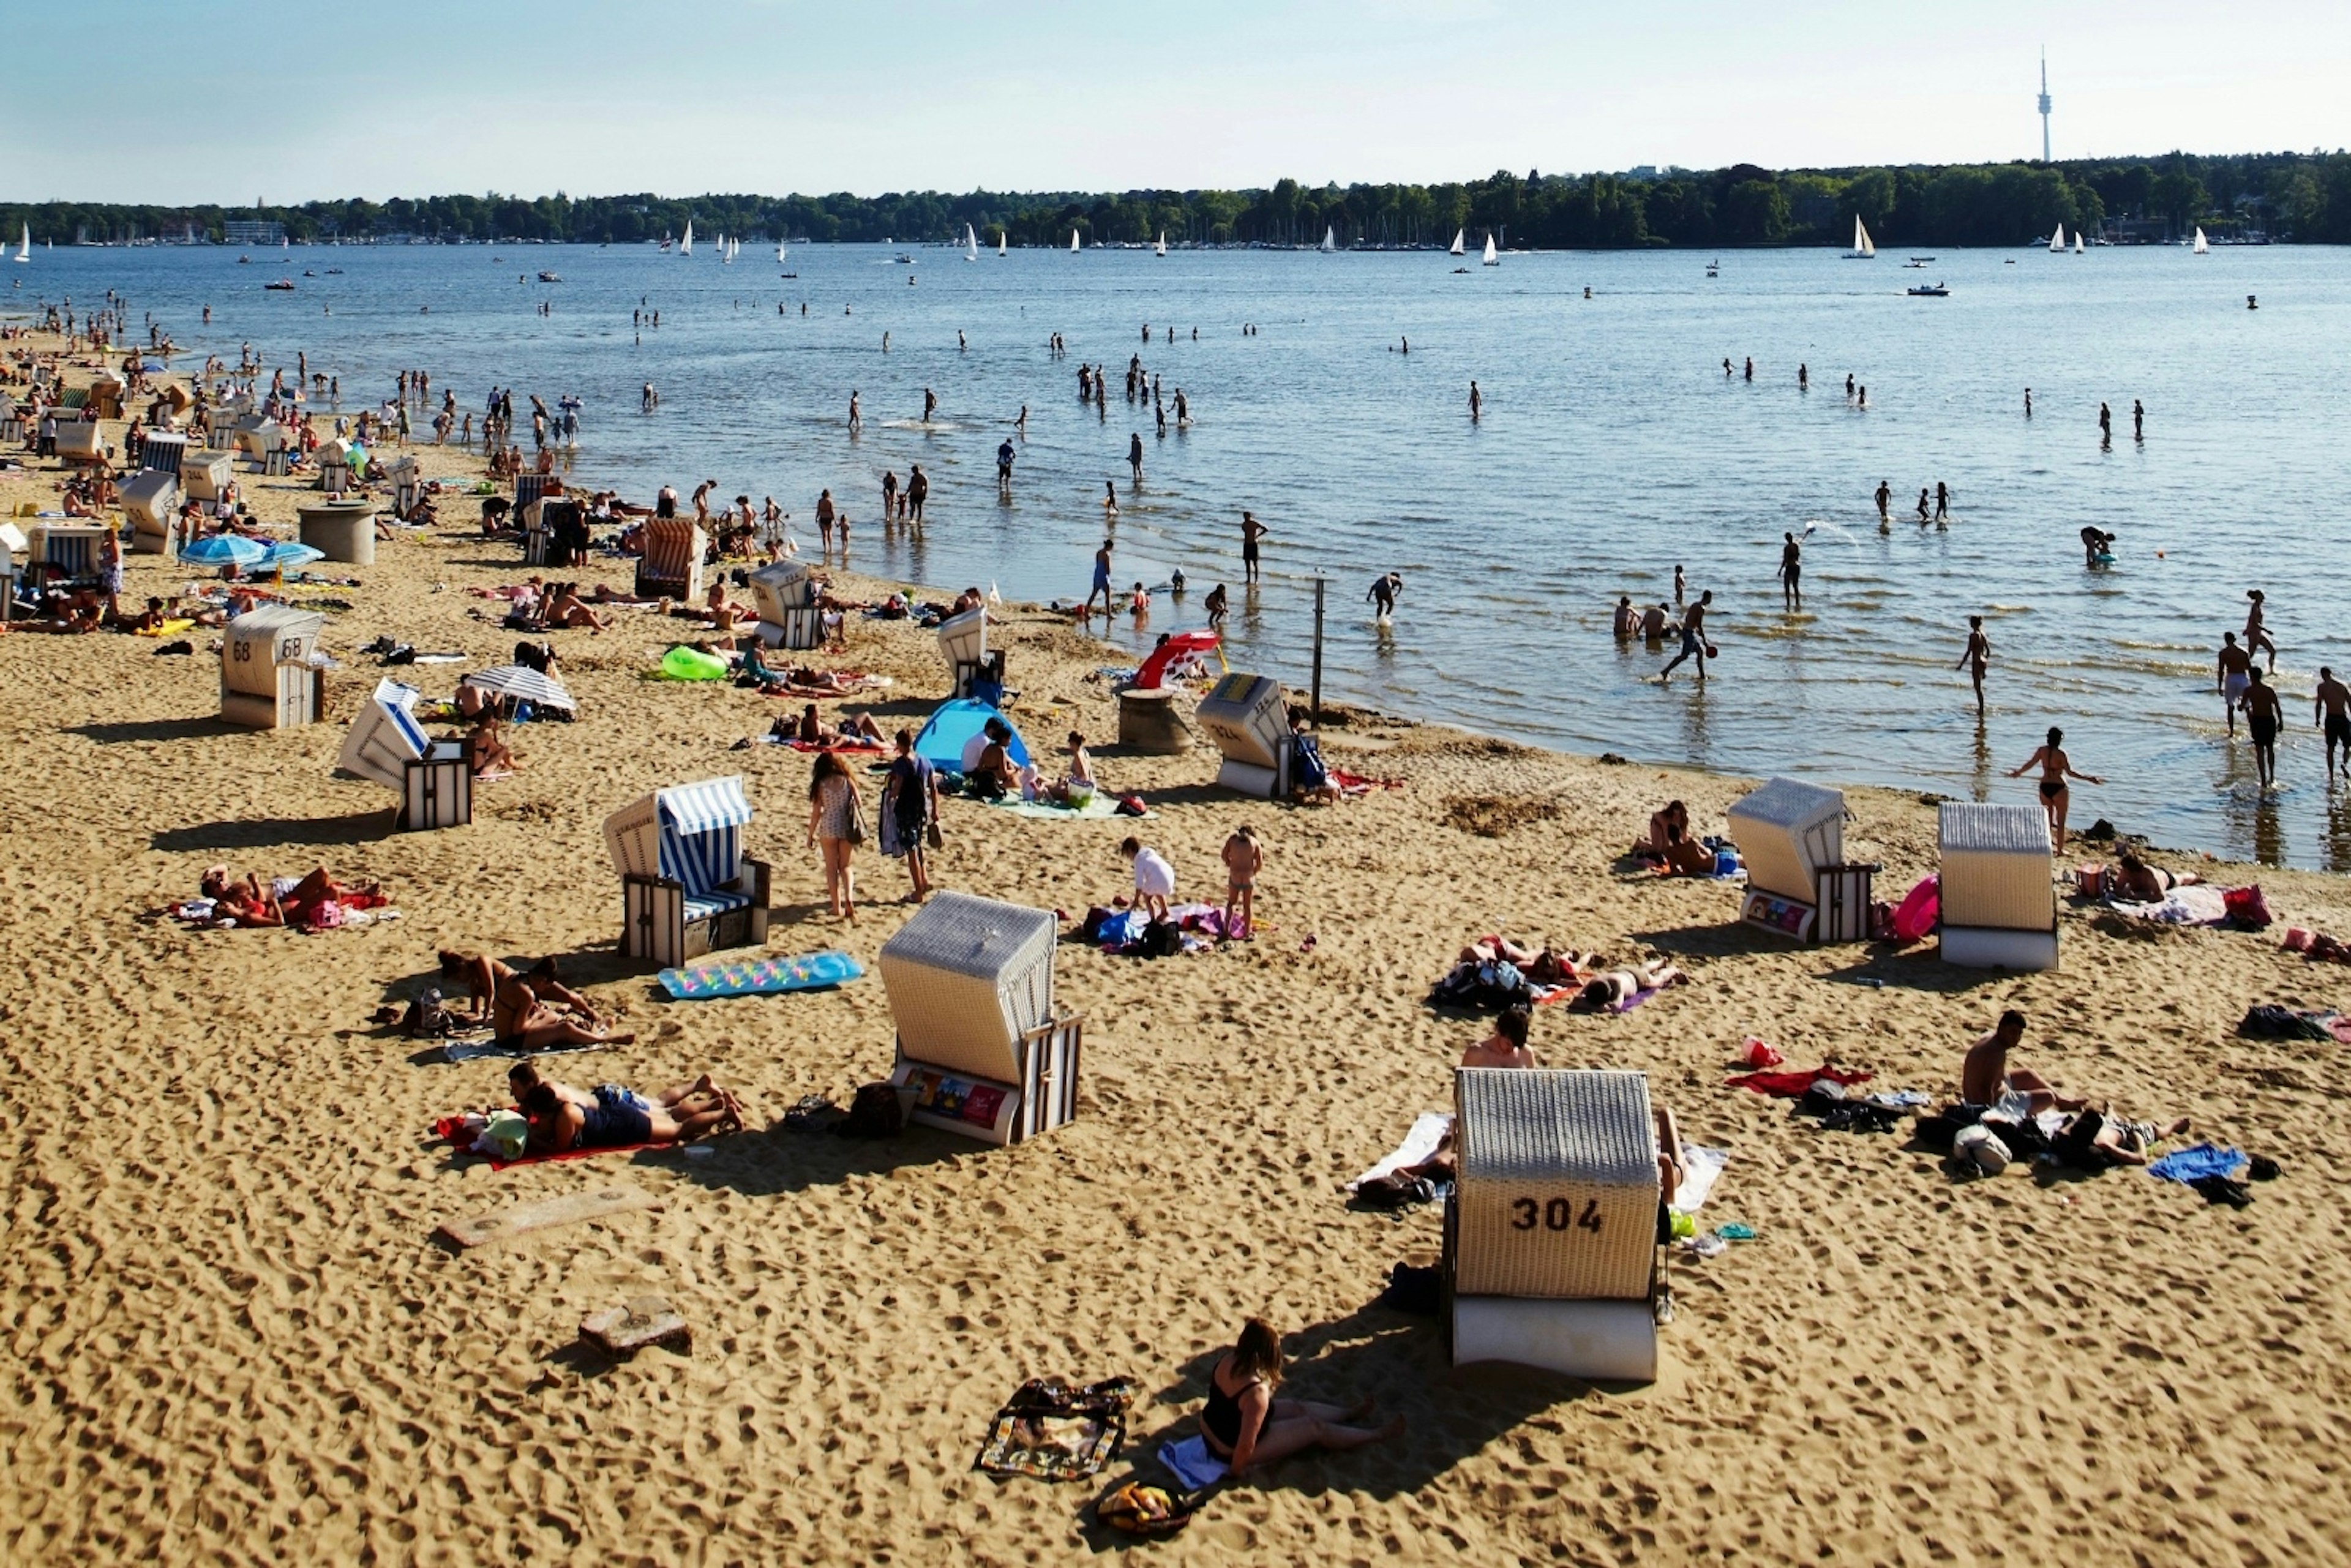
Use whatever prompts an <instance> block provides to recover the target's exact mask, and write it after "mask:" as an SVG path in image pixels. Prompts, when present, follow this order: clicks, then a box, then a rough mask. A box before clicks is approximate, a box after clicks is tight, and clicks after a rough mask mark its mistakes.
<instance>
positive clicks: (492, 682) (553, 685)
mask: <svg viewBox="0 0 2351 1568" xmlns="http://www.w3.org/2000/svg"><path fill="white" fill-rule="evenodd" d="M458 685H466V686H471V687H473V688H474V689H475V691H477V692H484V693H486V694H488V695H492V696H501V697H513V698H516V699H517V700H518V701H521V702H527V703H531V704H534V705H536V706H539V707H559V708H561V709H562V710H563V711H564V712H566V713H577V712H579V711H580V705H579V704H578V703H576V702H573V701H572V700H571V694H570V693H569V692H567V691H565V690H564V689H563V687H562V685H561V684H560V683H559V682H558V681H556V680H555V679H554V678H553V677H551V676H548V675H542V674H539V673H538V671H537V670H534V669H532V668H531V667H530V666H529V665H528V664H500V665H498V666H497V667H496V668H495V669H488V670H475V672H474V673H473V674H470V675H467V676H465V678H464V679H463V680H462V681H460V682H459V683H458Z"/></svg>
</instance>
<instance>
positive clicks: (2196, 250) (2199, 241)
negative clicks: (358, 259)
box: [16, 225, 2212, 261]
mask: <svg viewBox="0 0 2351 1568" xmlns="http://www.w3.org/2000/svg"><path fill="white" fill-rule="evenodd" d="M2190 249H2191V251H2192V253H2193V254H2195V255H2197V256H2210V255H2211V254H2212V247H2211V246H2210V245H2207V244H2206V243H2205V241H2204V230H2203V228H2202V226H2201V225H2199V226H2198V228H2197V230H2196V243H2195V245H2194V246H2191V247H2190ZM16 259H17V260H18V261H22V260H24V259H25V256H24V253H23V252H22V251H19V252H17V253H16Z"/></svg>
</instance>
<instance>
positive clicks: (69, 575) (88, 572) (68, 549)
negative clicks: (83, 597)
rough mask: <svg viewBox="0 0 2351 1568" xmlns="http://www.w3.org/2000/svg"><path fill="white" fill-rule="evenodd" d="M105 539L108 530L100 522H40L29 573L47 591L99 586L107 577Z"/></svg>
mask: <svg viewBox="0 0 2351 1568" xmlns="http://www.w3.org/2000/svg"><path fill="white" fill-rule="evenodd" d="M105 538H106V529H105V528H102V527H100V526H99V525H98V524H96V523H39V524H36V525H35V526H34V528H33V532H32V537H31V538H30V539H29V540H28V541H27V547H26V557H27V560H26V573H25V575H26V576H27V577H29V578H31V579H33V580H34V584H35V586H36V587H37V588H40V589H43V590H48V589H68V590H70V589H77V588H96V587H99V585H100V584H101V583H102V582H104V581H105V579H106V569H105V563H104V561H103V559H102V557H101V554H100V551H101V549H102V546H103V543H104V540H105Z"/></svg>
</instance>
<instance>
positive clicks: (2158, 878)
mask: <svg viewBox="0 0 2351 1568" xmlns="http://www.w3.org/2000/svg"><path fill="white" fill-rule="evenodd" d="M2200 880H2201V879H2200V878H2199V877H2198V876H2197V875H2196V874H2195V873H2192V872H2190V873H2185V874H2180V873H2173V872H2168V871H2166V870H2164V869H2163V868H2162V867H2161V866H2157V865H2149V864H2148V863H2147V862H2145V861H2143V860H2141V859H2139V858H2138V856H2137V854H2135V853H2133V852H2131V851H2129V850H2125V851H2124V852H2122V859H2121V861H2120V862H2119V863H2117V864H2116V867H2115V869H2114V870H2113V871H2112V872H2111V873H2108V875H2107V880H2106V896H2107V897H2108V898H2111V899H2114V900H2116V901H2117V902H2120V903H2125V904H2159V903H2161V902H2162V901H2163V899H2164V897H2165V895H2166V894H2169V893H2170V892H2171V890H2172V889H2173V888H2175V887H2193V886H2194V885H2196V883H2198V882H2199V881H2200Z"/></svg>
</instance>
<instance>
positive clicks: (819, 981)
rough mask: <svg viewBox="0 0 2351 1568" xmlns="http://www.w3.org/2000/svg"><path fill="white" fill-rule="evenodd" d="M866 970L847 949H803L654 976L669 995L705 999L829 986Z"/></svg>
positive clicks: (687, 999) (686, 999) (843, 981)
mask: <svg viewBox="0 0 2351 1568" xmlns="http://www.w3.org/2000/svg"><path fill="white" fill-rule="evenodd" d="M864 974H865V971H864V969H863V968H862V967H859V965H858V962H857V960H856V959H854V958H852V957H851V956H849V955H848V954H846V953H833V952H826V953H803V954H801V955H799V956H798V957H793V958H738V959H735V960H732V961H730V962H726V963H718V964H696V965H695V966H693V967H691V968H683V969H664V970H663V971H662V972H661V973H660V974H658V975H656V976H654V977H653V978H654V980H655V981H656V982H657V983H658V984H659V985H660V986H661V988H662V989H664V990H665V991H667V992H668V993H669V994H670V997H671V998H672V999H674V1000H676V1001H681V1002H701V1001H708V1000H710V999H711V998H715V997H772V996H779V995H781V994H783V993H785V992H787V991H820V990H830V989H831V988H833V987H835V986H841V985H846V984H847V983H848V982H850V981H852V980H855V979H862V977H864Z"/></svg>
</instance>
